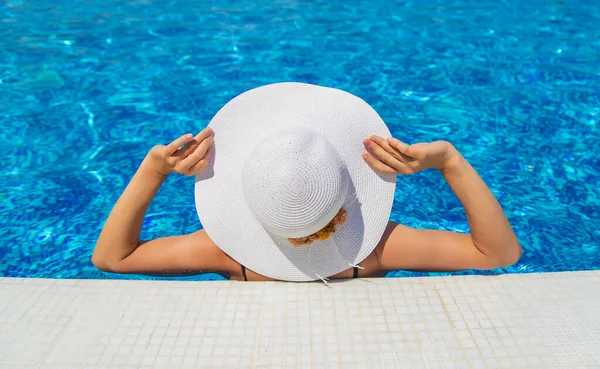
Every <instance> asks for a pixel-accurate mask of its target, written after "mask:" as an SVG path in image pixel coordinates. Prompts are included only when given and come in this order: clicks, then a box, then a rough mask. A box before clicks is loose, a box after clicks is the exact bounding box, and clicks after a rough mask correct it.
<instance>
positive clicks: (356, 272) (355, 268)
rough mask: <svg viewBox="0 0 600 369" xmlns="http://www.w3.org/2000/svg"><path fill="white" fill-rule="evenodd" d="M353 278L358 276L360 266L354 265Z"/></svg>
mask: <svg viewBox="0 0 600 369" xmlns="http://www.w3.org/2000/svg"><path fill="white" fill-rule="evenodd" d="M352 278H358V267H354V275H353V276H352Z"/></svg>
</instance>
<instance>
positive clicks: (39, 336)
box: [0, 272, 600, 369]
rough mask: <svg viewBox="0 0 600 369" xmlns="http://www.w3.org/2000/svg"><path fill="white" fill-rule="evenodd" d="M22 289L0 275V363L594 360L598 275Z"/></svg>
mask: <svg viewBox="0 0 600 369" xmlns="http://www.w3.org/2000/svg"><path fill="white" fill-rule="evenodd" d="M30 282H31V281H30V280H23V279H1V278H0V286H2V287H1V288H0V293H2V292H1V291H4V290H3V289H6V291H10V292H9V293H11V294H12V295H11V296H13V298H10V299H9V300H6V299H3V300H0V301H12V303H11V304H10V305H6V307H3V305H2V304H1V303H0V317H3V319H4V320H3V321H2V324H0V347H2V344H3V343H4V342H13V341H17V342H15V343H14V346H12V344H11V346H10V349H8V350H6V351H2V350H0V361H2V360H6V361H11V362H12V361H17V360H23V361H24V360H31V363H33V364H35V365H37V364H40V366H39V367H40V368H41V367H42V365H49V366H53V365H58V366H60V367H61V368H67V367H68V366H69V365H76V366H77V365H80V366H81V365H89V366H93V367H95V368H96V369H100V368H102V367H109V366H113V365H114V366H119V367H125V365H128V366H133V367H140V368H145V367H148V368H149V367H151V366H154V365H157V366H158V365H162V366H177V367H186V366H187V367H207V368H210V367H237V368H250V367H256V368H258V367H261V366H265V365H267V366H268V365H270V368H271V369H273V368H275V367H301V366H311V367H324V368H325V367H327V368H329V367H331V368H342V367H343V368H359V367H361V366H364V367H366V368H371V369H373V368H384V367H385V368H388V367H403V365H407V366H408V367H429V368H434V367H444V368H463V367H464V368H468V367H490V368H491V367H509V368H512V367H515V368H546V367H551V366H559V365H568V366H572V367H573V368H575V367H577V366H582V367H584V366H585V367H588V368H589V367H592V366H594V365H596V363H597V362H598V358H599V357H600V313H599V311H600V299H598V298H594V294H593V293H592V292H593V291H595V288H596V289H597V287H596V286H597V285H598V283H599V282H600V272H576V273H556V274H529V275H501V276H494V277H483V276H465V277H457V276H454V277H441V278H437V277H428V278H399V279H373V280H368V281H367V282H365V281H348V282H344V283H340V284H332V288H330V289H325V288H323V286H321V285H319V284H294V283H289V284H288V283H264V284H260V283H238V282H235V283H234V282H214V283H213V282H197V283H196V282H194V283H189V282H186V283H185V284H183V283H180V282H163V281H160V282H158V281H100V280H91V281H72V280H69V281H63V280H50V281H48V283H46V280H39V281H34V282H35V283H30ZM38 282H39V283H38ZM63 282H64V283H63ZM74 288H77V291H76V290H75V289H74ZM82 291H84V292H82ZM175 292H176V293H175ZM82 293H83V294H84V295H85V299H82V298H79V297H78V296H81V294H82ZM18 296H20V298H18ZM573 301H576V302H577V303H576V304H574V303H573ZM8 306H10V311H9V313H8V314H2V313H3V310H6V309H7V308H8ZM32 307H34V308H32ZM0 319H2V318H0ZM28 337H34V339H31V338H28ZM25 339H27V345H25V341H24V340H25ZM9 340H12V341H9ZM21 340H23V342H20V341H21ZM213 355H214V356H213ZM77 363H78V364H77ZM125 363H126V364H125ZM0 367H2V365H1V364H0Z"/></svg>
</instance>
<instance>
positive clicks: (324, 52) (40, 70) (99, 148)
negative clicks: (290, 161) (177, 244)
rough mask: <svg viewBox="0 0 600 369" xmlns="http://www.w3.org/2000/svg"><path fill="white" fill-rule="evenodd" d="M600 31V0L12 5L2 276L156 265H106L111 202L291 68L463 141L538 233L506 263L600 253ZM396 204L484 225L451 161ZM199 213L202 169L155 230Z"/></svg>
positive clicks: (155, 215)
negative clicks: (97, 249)
mask: <svg viewBox="0 0 600 369" xmlns="http://www.w3.org/2000/svg"><path fill="white" fill-rule="evenodd" d="M210 3H213V2H210ZM215 4H216V5H215ZM598 40H600V3H599V2H592V1H569V2H565V1H541V0H538V1H513V0H506V1H490V0H486V1H474V0H473V1H431V0H427V1H425V2H406V3H403V4H400V3H399V2H396V1H366V0H360V1H292V0H288V1H276V2H272V1H266V0H265V1H252V2H245V1H222V2H218V3H214V4H211V5H206V4H203V2H193V1H189V0H179V1H150V0H135V1H110V2H100V1H97V2H92V1H86V2H83V3H81V4H78V5H74V3H73V2H70V1H64V0H60V1H54V2H52V4H50V3H47V2H42V1H37V2H25V1H19V0H12V1H9V2H8V3H5V6H4V7H3V8H2V9H1V10H0V120H1V124H2V130H1V132H0V143H1V146H0V147H2V148H3V150H4V155H3V159H2V166H1V168H0V178H1V179H2V187H0V191H1V195H2V196H1V199H0V214H1V217H0V260H2V262H1V263H0V276H9V277H52V278H123V279H140V278H142V279H158V278H156V277H147V276H121V275H111V274H107V273H103V272H99V271H97V270H96V269H95V268H94V267H93V266H92V265H91V263H90V256H91V252H92V249H93V247H94V243H95V240H96V238H97V236H98V234H99V231H100V229H101V227H102V224H103V221H104V220H105V219H106V217H107V215H108V212H109V211H110V209H111V207H112V205H113V204H114V203H115V202H116V200H117V198H118V196H119V195H120V193H121V191H122V190H123V188H124V186H125V185H126V183H127V181H128V180H129V178H130V177H131V176H132V174H133V173H134V171H135V169H136V168H137V165H138V164H139V162H140V161H141V159H142V158H143V157H144V155H145V154H146V152H147V151H148V150H149V149H150V148H151V147H152V146H153V145H154V144H157V143H164V142H169V141H170V140H172V139H173V138H175V137H178V136H179V135H180V134H183V133H185V132H188V131H197V130H200V129H201V128H203V127H205V126H206V124H207V123H208V121H209V120H210V119H211V117H212V116H213V115H214V114H215V113H216V111H217V110H218V109H219V108H220V107H221V106H222V105H223V104H225V103H226V102H227V101H228V100H229V99H231V98H232V97H233V96H235V95H237V94H239V93H241V92H243V91H245V90H247V89H250V88H253V87H257V86H260V85H263V84H268V83H272V82H278V81H301V82H308V83H315V84H321V85H326V86H332V87H337V88H341V89H345V90H347V91H350V92H352V93H354V94H356V95H358V96H360V97H362V98H363V99H365V100H366V101H368V102H369V103H370V104H371V105H372V106H373V107H374V108H375V109H376V110H377V111H378V112H379V114H380V115H381V116H382V117H383V119H384V120H385V121H386V123H387V124H388V125H389V127H390V129H391V131H392V132H393V134H394V135H395V136H397V137H398V138H401V139H403V140H407V141H409V142H416V141H421V140H436V139H447V140H449V141H451V142H453V143H454V144H455V146H457V147H458V148H459V149H460V150H461V151H462V152H463V154H464V155H465V157H467V159H469V161H470V162H471V163H472V164H473V166H474V167H475V168H476V169H477V170H478V172H479V173H480V174H481V176H482V177H483V178H484V180H486V182H487V183H488V184H489V185H490V187H491V189H492V191H493V192H494V194H495V195H496V196H497V197H498V199H499V200H500V202H501V203H502V204H503V206H504V208H505V210H506V213H507V215H508V217H509V219H510V221H511V223H512V224H513V225H514V228H515V230H516V232H517V235H518V237H519V239H520V241H521V243H522V246H523V248H524V255H523V258H522V260H521V261H520V262H519V263H518V264H516V265H515V266H513V267H510V268H506V269H504V270H499V271H494V272H495V273H500V272H511V273H527V272H540V271H564V270H586V269H600V248H599V244H600V228H599V226H600V221H599V219H600V190H599V186H600V159H599V158H600V138H599V136H600V135H599V123H598V119H599V115H600V92H599V91H600V89H599V87H600V69H599V67H598V66H599V65H600V41H598ZM392 220H395V221H398V222H402V223H404V224H407V225H410V226H418V227H431V228H437V229H449V230H456V231H468V226H467V223H466V220H465V217H464V215H463V213H462V209H461V207H460V204H459V203H458V201H457V200H456V199H455V198H454V197H453V196H452V193H451V192H450V190H449V189H448V188H447V187H446V185H445V184H444V182H443V180H442V178H441V176H439V175H438V174H436V173H424V174H420V175H416V176H410V177H400V178H399V181H398V187H397V193H396V197H395V203H394V211H393V214H392ZM200 227H201V225H200V224H199V222H198V219H197V215H196V211H195V208H194V205H193V179H191V178H186V177H183V176H172V177H171V178H169V179H168V180H167V182H166V183H165V186H164V187H163V188H162V189H161V191H160V192H159V194H158V196H157V197H156V200H155V201H154V203H153V204H152V205H151V207H150V209H149V211H148V216H147V218H146V220H145V222H144V230H143V235H142V236H143V237H144V238H148V237H160V236H167V235H173V234H179V233H182V232H192V231H195V230H197V229H199V228H200ZM464 273H470V272H464ZM416 274H417V273H408V272H395V273H390V276H404V275H416ZM215 278H219V277H218V276H216V275H214V274H208V275H202V276H193V277H185V278H182V279H215Z"/></svg>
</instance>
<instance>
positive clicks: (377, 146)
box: [364, 137, 521, 270]
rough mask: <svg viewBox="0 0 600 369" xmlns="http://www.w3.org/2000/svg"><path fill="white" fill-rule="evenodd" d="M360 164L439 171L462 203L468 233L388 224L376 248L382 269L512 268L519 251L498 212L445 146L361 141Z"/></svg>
mask: <svg viewBox="0 0 600 369" xmlns="http://www.w3.org/2000/svg"><path fill="white" fill-rule="evenodd" d="M365 147H366V149H367V151H368V153H365V155H364V159H365V161H366V162H367V163H368V164H369V165H370V166H371V167H372V168H373V169H374V170H376V171H379V172H382V173H390V174H391V173H395V174H413V173H417V172H419V171H421V170H424V169H436V170H439V171H440V172H441V174H442V175H443V177H444V178H445V179H446V181H447V182H448V185H449V186H450V188H451V189H452V191H453V192H454V194H455V195H456V196H457V198H458V199H459V200H460V202H461V203H462V205H463V207H464V209H465V213H466V216H467V220H468V222H469V227H470V229H471V234H460V233H454V232H448V231H439V230H421V229H414V228H410V227H406V226H402V225H399V224H395V223H390V225H389V226H388V229H387V230H386V232H385V234H384V237H383V239H382V245H381V247H380V248H379V250H380V251H379V254H380V255H379V256H380V259H381V263H382V266H383V267H384V268H385V269H389V270H393V269H419V270H461V269H493V268H499V267H505V266H509V265H512V264H514V263H516V262H517V261H518V260H519V258H520V256H521V246H520V245H519V242H518V240H517V237H516V236H515V233H514V231H513V229H512V227H511V226H510V223H509V222H508V219H507V218H506V216H505V215H504V212H503V210H502V207H501V206H500V204H499V203H498V201H497V200H496V198H495V197H494V195H493V194H492V192H491V191H490V189H489V188H488V187H487V185H486V184H485V183H484V182H483V180H482V179H481V177H480V176H479V175H478V174H477V172H476V171H475V169H473V167H472V166H471V165H470V164H469V163H468V162H467V161H466V160H465V159H464V157H463V156H462V155H461V154H460V153H459V152H458V150H456V149H455V148H454V146H452V145H451V144H450V143H448V142H445V141H436V142H432V143H419V144H415V145H411V146H409V145H407V144H405V143H403V142H401V141H399V140H397V139H395V138H390V139H388V140H385V139H383V138H381V137H373V138H369V139H367V140H365Z"/></svg>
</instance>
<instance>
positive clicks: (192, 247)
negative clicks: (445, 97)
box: [92, 85, 521, 281]
mask: <svg viewBox="0 0 600 369" xmlns="http://www.w3.org/2000/svg"><path fill="white" fill-rule="evenodd" d="M284 87H285V89H283V90H278V91H277V94H271V97H270V99H271V100H269V101H270V102H272V100H273V99H275V100H276V99H277V98H279V97H278V96H281V95H285V94H286V93H287V92H288V91H290V90H292V91H291V92H289V93H290V94H293V96H294V99H293V101H294V104H296V101H297V100H299V98H298V96H304V95H303V94H305V92H303V91H304V90H303V89H306V94H307V95H306V96H307V99H308V100H310V104H308V103H307V104H308V105H306V104H305V105H306V106H305V105H302V104H300V103H298V104H300V105H298V106H301V108H302V109H303V110H298V111H293V109H295V108H293V107H291V108H290V107H289V106H290V102H289V101H286V103H285V104H283V103H282V104H274V105H277V106H276V107H275V108H273V109H279V110H281V109H291V113H293V114H292V115H302V114H304V115H306V114H312V113H310V111H312V110H313V109H315V104H317V103H316V101H323V109H325V110H331V111H332V113H331V116H332V117H339V115H340V114H342V113H343V111H345V110H347V109H348V108H347V107H348V106H349V104H355V106H356V107H357V108H356V109H362V110H361V112H366V113H365V114H367V113H368V114H371V112H370V111H367V110H368V109H370V108H368V107H365V106H363V105H364V103H363V102H361V101H362V100H360V102H359V101H358V100H356V99H358V98H356V97H353V96H352V97H350V96H351V95H349V94H347V93H341V92H339V91H338V90H336V92H332V91H331V90H333V89H327V90H325V89H324V88H321V87H310V88H309V87H305V86H290V85H288V86H283V87H282V86H279V87H277V88H284ZM273 88H275V87H273ZM319 89H323V92H322V93H323V94H325V95H327V94H330V95H331V99H334V100H327V99H328V98H329V97H328V96H329V95H327V96H325V95H323V96H319V98H318V99H314V96H315V94H320V93H321V92H320V91H321V90H319ZM257 90H259V89H257ZM299 90H301V91H302V92H301V93H300V92H298V91H299ZM251 94H256V93H255V92H252V93H250V95H251ZM348 95H349V96H348ZM244 98H245V97H242V98H241V99H244ZM281 98H282V99H284V97H281ZM238 99H240V98H238ZM248 99H250V100H248V101H255V100H256V96H250V97H249V98H248ZM340 99H341V100H343V99H349V100H348V101H344V104H342V105H340V106H341V107H340V108H338V110H335V109H336V108H334V107H332V105H334V104H332V102H335V101H340ZM353 99H354V100H353ZM239 102H240V100H238V101H237V105H236V104H235V103H234V104H232V105H231V104H228V105H231V106H232V107H229V108H228V107H227V105H226V107H225V108H223V110H224V111H225V112H224V113H221V112H220V113H219V114H220V117H223V116H225V117H227V119H229V120H231V111H228V110H227V109H229V110H231V109H238V110H239V109H244V108H243V107H242V106H245V105H247V104H240V103H239ZM319 104H320V103H319ZM361 104H363V105H361ZM292 105H293V104H292ZM282 106H283V108H282ZM258 110H259V111H260V114H263V115H261V117H264V111H263V110H264V109H258ZM279 110H277V112H279ZM243 113H244V115H243V116H244V121H245V122H246V123H247V120H248V119H249V118H247V117H248V116H251V115H252V114H253V112H248V111H245V112H243ZM300 113H301V114H300ZM219 114H218V116H219ZM256 114H258V113H256ZM315 114H316V113H315ZM319 114H320V115H319V119H320V120H321V121H323V116H327V115H326V114H325V115H324V114H323V112H320V113H319ZM353 114H354V115H356V112H355V111H353ZM267 115H268V116H272V115H273V113H270V114H267ZM365 116H366V115H365ZM219 119H221V118H219ZM223 119H224V118H223ZM336 119H337V118H336ZM365 119H366V118H364V117H363V118H361V119H360V121H359V122H357V123H356V129H359V128H360V127H362V126H364V125H365V123H364V120H365ZM368 119H371V118H368ZM372 119H374V120H376V119H378V116H373V118H372ZM215 120H217V116H216V117H215ZM259 120H260V119H259ZM325 120H327V119H325ZM333 120H335V119H333ZM348 120H351V118H348ZM267 123H268V122H267ZM319 124H321V125H323V124H325V125H326V124H328V123H327V122H325V123H323V122H320V123H319ZM348 124H349V125H352V124H354V123H352V122H350V123H348ZM377 124H379V123H377ZM381 124H382V123H381ZM272 125H273V123H270V125H269V124H265V126H264V127H270V126H272ZM211 126H213V123H212V122H211ZM214 127H215V129H214V130H213V129H212V128H210V127H209V128H206V129H204V130H202V131H201V132H200V133H198V134H197V135H196V136H195V137H192V135H190V134H188V135H184V136H182V137H180V138H178V139H176V140H175V141H173V142H171V143H170V144H169V145H167V146H163V145H158V146H155V147H153V148H152V149H151V150H150V152H149V153H148V155H147V156H146V157H145V159H144V160H143V162H142V163H141V165H140V167H139V169H138V170H137V172H136V174H135V175H134V177H133V178H132V180H131V182H130V183H129V184H128V186H127V188H126V189H125V191H124V192H123V194H122V195H121V197H120V198H119V200H118V201H117V203H116V205H115V207H114V208H113V210H112V211H111V213H110V215H109V217H108V219H107V221H106V224H105V225H104V228H103V230H102V232H101V234H100V237H99V239H98V242H97V244H96V248H95V250H94V253H93V256H92V262H93V264H94V265H95V266H96V267H97V268H98V269H100V270H103V271H108V272H114V273H143V274H183V273H186V274H187V273H201V272H208V271H211V272H216V273H221V274H224V275H226V276H228V277H229V278H230V279H232V280H246V281H266V280H276V278H272V277H269V276H265V275H262V274H259V273H257V272H255V271H254V270H252V269H259V268H261V267H262V264H256V263H254V264H253V265H254V268H250V267H248V268H246V267H245V266H244V265H242V264H240V263H239V262H238V261H236V259H239V258H233V257H231V256H230V255H228V253H226V252H224V251H223V247H222V246H223V245H221V247H219V246H218V245H217V244H215V242H213V240H212V239H211V238H209V236H208V234H207V233H206V231H205V230H204V229H203V230H200V231H197V232H194V233H192V234H187V235H180V236H174V237H165V238H159V239H154V240H148V241H141V240H139V236H140V230H141V227H142V222H143V219H144V214H145V212H146V210H147V208H148V206H149V204H150V202H151V201H152V199H153V197H154V196H155V194H156V193H157V191H158V189H159V188H160V186H161V185H162V183H163V181H164V180H165V178H166V177H167V176H169V175H171V174H173V173H179V174H183V175H187V176H192V175H197V176H199V177H201V176H202V175H204V174H206V171H208V170H212V169H211V166H212V165H213V163H214V162H215V160H216V161H218V160H219V155H221V154H222V153H221V151H219V150H220V149H218V150H213V147H214V145H213V144H214V142H213V141H214V140H215V133H216V134H217V135H219V134H220V133H219V132H221V131H223V130H224V128H217V127H225V126H223V125H220V126H219V125H214ZM319 127H320V126H319ZM380 132H385V131H380ZM331 141H335V140H331ZM290 142H292V141H290ZM294 142H295V141H294ZM311 142H312V141H311ZM350 144H351V145H355V143H350ZM362 144H363V147H364V150H363V151H364V152H363V153H362V158H360V159H361V160H362V165H364V166H365V168H367V170H368V168H369V167H370V170H372V171H373V173H376V174H378V175H380V176H382V178H383V177H385V176H388V177H386V178H389V177H390V176H393V177H394V178H395V176H396V175H397V174H400V175H411V174H416V173H418V172H420V171H423V170H426V169H433V170H438V171H440V173H441V174H442V176H443V178H444V179H445V180H446V182H447V183H448V185H449V186H450V188H451V189H452V191H453V192H454V194H455V195H456V196H457V198H458V199H459V200H460V202H461V203H462V205H463V207H464V209H465V212H466V215H467V219H468V222H469V226H470V229H471V234H459V233H454V232H449V231H440V230H422V229H414V228H410V227H406V226H403V225H401V224H397V223H394V222H388V223H387V226H384V227H382V228H381V230H382V232H381V233H382V236H381V238H380V239H379V241H378V242H375V243H374V244H373V245H374V248H373V249H372V251H370V253H369V254H368V256H366V257H360V258H358V259H356V260H358V261H359V262H360V265H358V263H356V264H355V263H354V262H350V263H348V266H349V267H348V268H347V269H346V270H341V271H339V272H337V273H335V274H329V275H320V274H318V273H315V276H316V277H314V278H306V279H298V278H297V279H294V278H289V279H287V278H277V279H279V280H281V279H286V280H317V279H322V280H324V281H325V280H326V279H327V278H326V277H330V278H332V279H343V278H353V277H354V278H356V277H377V276H383V275H385V273H386V272H388V271H391V270H398V269H405V270H421V271H456V270H464V269H481V270H488V269H494V268H499V267H506V266H509V265H512V264H514V263H515V262H516V261H517V260H518V259H519V258H520V256H521V247H520V245H519V243H518V241H517V238H516V236H515V234H514V232H513V230H512V228H511V226H510V224H509V222H508V220H507V218H506V217H505V215H504V213H503V211H502V208H501V206H500V204H499V203H498V201H497V200H496V199H495V198H494V196H493V194H492V193H491V192H490V190H489V189H488V187H487V186H486V184H485V183H484V182H483V181H482V179H481V178H480V177H479V175H478V174H477V173H476V171H475V170H474V169H473V168H472V167H471V165H469V163H468V162H467V161H466V160H465V159H464V157H463V156H462V155H461V154H460V153H459V151H458V150H457V149H456V148H455V147H454V146H453V145H452V144H450V143H449V142H445V141H436V142H431V143H417V144H413V145H407V144H405V143H403V142H402V141H400V140H398V139H396V138H392V137H388V138H384V137H381V135H372V136H367V137H365V138H364V140H363V142H362ZM278 147H279V146H278ZM214 151H216V152H215V155H213V152H214ZM225 151H226V150H225ZM223 155H226V154H223ZM340 155H342V156H345V155H344V154H340ZM359 155H360V154H359ZM346 156H352V155H346ZM311 157H312V156H311ZM343 160H354V158H350V159H346V158H344V159H343ZM367 165H368V167H367ZM247 167H248V164H246V166H244V168H247ZM240 170H241V167H240ZM244 170H246V169H244ZM216 172H218V171H216ZM221 172H223V171H221ZM219 175H225V174H220V173H217V175H216V176H217V177H218V176H219ZM213 176H215V174H214V173H211V174H210V175H208V176H207V177H213ZM244 178H245V177H244ZM246 182H247V181H246ZM197 185H198V182H197ZM392 194H393V191H392ZM197 197H198V195H197ZM247 198H248V197H247ZM248 201H249V202H251V201H252V199H251V198H249V199H248ZM261 201H263V202H264V200H261ZM197 204H198V203H197ZM259 206H260V204H259ZM390 207H391V201H390ZM203 210H206V209H203ZM200 212H201V211H200V209H199V213H200ZM249 214H250V213H249ZM254 214H256V212H254ZM334 215H335V216H334ZM351 215H352V214H351ZM388 215H389V214H388ZM346 216H347V215H346V210H345V208H344V206H342V207H341V208H340V205H338V207H337V208H335V209H334V212H332V213H331V212H330V215H329V218H327V222H328V223H327V225H326V226H325V227H321V226H320V228H319V230H318V231H317V232H313V233H312V234H308V233H306V232H305V233H304V234H299V236H298V237H295V238H293V237H289V238H288V241H289V242H290V244H291V245H292V246H294V247H303V246H307V244H313V245H314V244H316V243H319V242H321V241H320V240H326V239H328V238H330V237H331V238H335V237H336V236H335V234H334V233H335V232H336V229H337V228H339V227H343V223H344V221H345V217H346ZM203 224H204V219H203ZM323 224H325V223H323ZM228 226H229V227H230V228H229V229H228V230H225V231H221V232H222V233H227V232H229V233H231V232H232V231H233V230H235V228H233V227H237V226H241V225H237V224H234V225H228ZM205 227H206V224H205ZM215 227H216V226H213V229H214V228H215ZM218 232H219V231H218V230H216V229H215V230H214V234H217V233H218ZM209 233H211V232H209ZM212 234H213V233H211V235H212ZM331 234H334V235H333V236H331ZM246 239H248V238H246ZM375 241H377V240H375ZM323 242H326V241H323ZM288 246H289V245H288ZM237 247H241V246H237ZM249 247H250V246H247V247H246V248H249ZM340 247H343V246H340ZM290 248H291V246H290ZM250 253H251V251H250ZM336 257H337V256H336ZM344 257H345V256H344ZM332 258H333V256H332ZM359 259H360V260H359ZM312 263H315V262H314V260H313V261H312ZM244 264H246V263H245V262H244ZM309 264H310V261H309ZM317 264H318V262H317ZM246 265H250V264H246ZM339 265H340V264H339V263H338V270H339ZM332 270H333V269H332ZM271 275H277V274H276V273H273V274H271Z"/></svg>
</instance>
